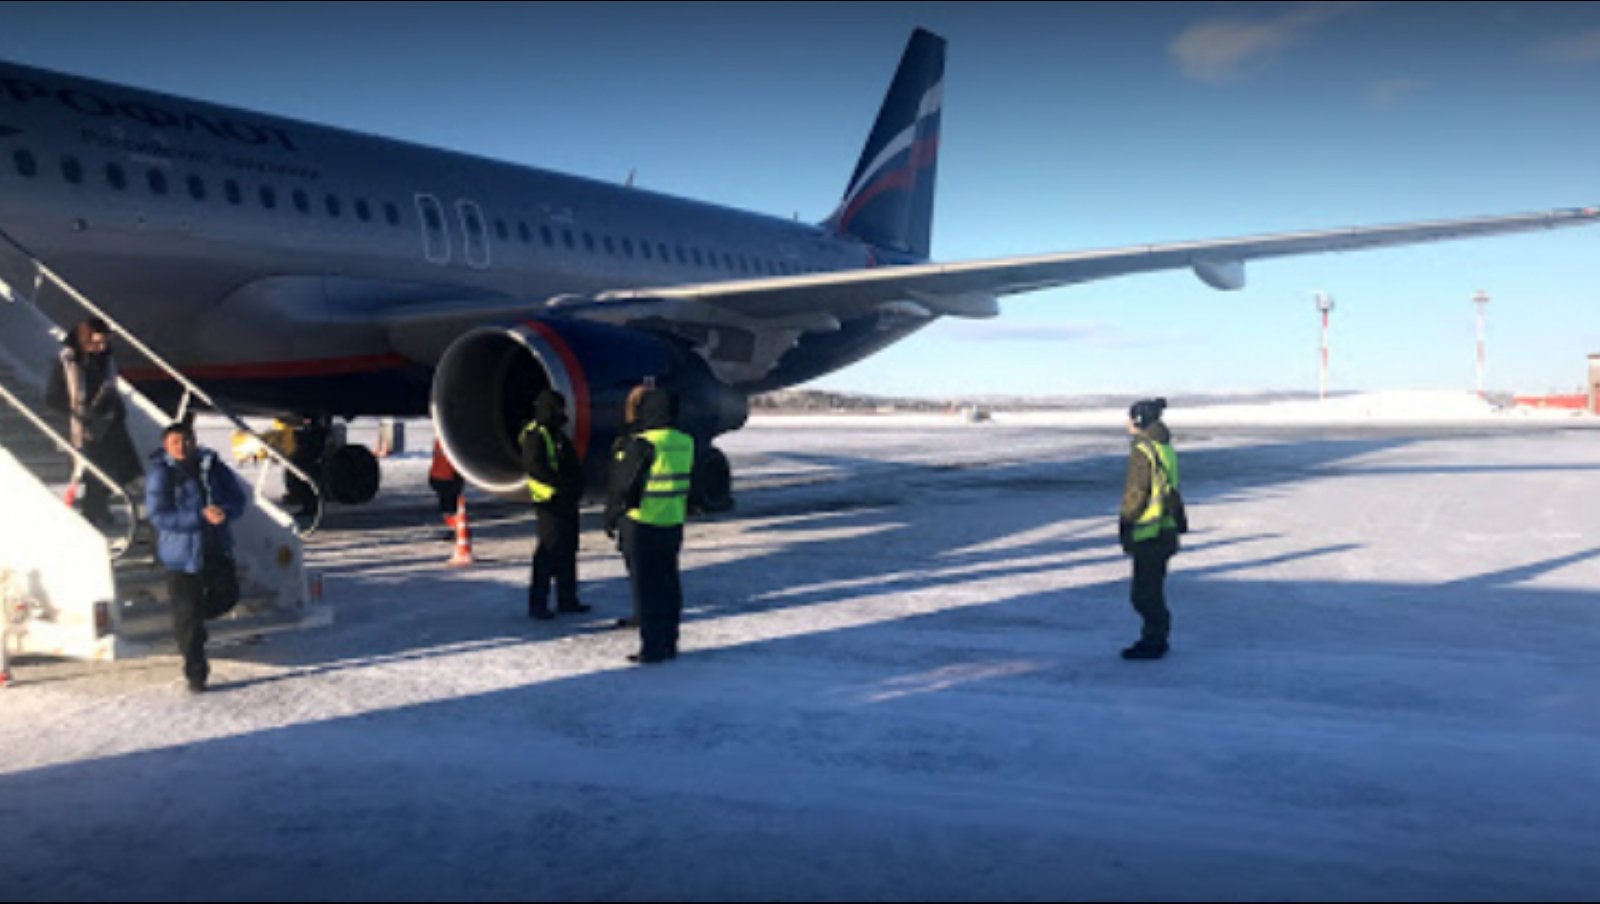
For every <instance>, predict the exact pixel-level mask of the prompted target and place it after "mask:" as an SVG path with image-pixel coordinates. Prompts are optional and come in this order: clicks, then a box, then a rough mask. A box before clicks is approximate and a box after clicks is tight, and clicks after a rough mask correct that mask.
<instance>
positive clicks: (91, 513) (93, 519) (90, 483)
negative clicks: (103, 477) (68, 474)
mask: <svg viewBox="0 0 1600 904" xmlns="http://www.w3.org/2000/svg"><path fill="white" fill-rule="evenodd" d="M83 517H84V518H87V519H88V520H89V523H90V524H93V525H95V526H96V527H99V526H100V525H101V524H103V523H105V522H108V521H110V520H111V490H110V489H108V488H107V487H106V485H105V484H103V483H101V482H100V478H98V477H95V476H94V475H92V474H85V475H84V478H83Z"/></svg>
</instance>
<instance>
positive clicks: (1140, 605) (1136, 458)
mask: <svg viewBox="0 0 1600 904" xmlns="http://www.w3.org/2000/svg"><path fill="white" fill-rule="evenodd" d="M1141 443H1143V444H1146V445H1148V444H1151V443H1155V444H1159V445H1171V443H1172V433H1171V431H1169V430H1168V429H1167V426H1166V425H1165V424H1163V423H1161V422H1160V421H1157V422H1155V423H1153V424H1151V425H1150V426H1148V427H1146V428H1145V429H1144V431H1143V432H1142V433H1141V434H1140V435H1139V436H1138V437H1136V438H1135V439H1134V447H1135V448H1134V450H1133V452H1132V454H1131V455H1130V456H1129V458H1128V480H1127V485H1126V487H1125V488H1124V490H1123V496H1122V511H1121V515H1120V532H1121V535H1122V546H1123V550H1124V551H1125V552H1127V553H1128V555H1129V556H1131V557H1132V558H1133V592H1132V603H1133V608H1134V611H1135V612H1138V613H1139V616H1140V617H1141V618H1142V619H1143V620H1144V629H1143V631H1141V632H1140V638H1139V644H1140V646H1142V647H1144V648H1146V649H1148V650H1151V651H1161V652H1165V651H1166V649H1167V644H1168V641H1169V638H1170V637H1171V635H1172V611H1171V610H1170V609H1169V608H1168V607H1167V571H1168V568H1169V567H1170V565H1171V563H1172V558H1173V557H1174V556H1176V555H1177V554H1178V547H1179V539H1178V533H1177V532H1176V531H1171V530H1164V531H1162V532H1161V534H1160V536H1158V537H1155V538H1154V539H1150V540H1145V541H1143V542H1134V540H1133V527H1134V523H1135V522H1136V521H1137V520H1138V519H1139V517H1140V516H1141V515H1142V514H1143V513H1144V511H1145V510H1146V509H1147V508H1149V507H1150V497H1151V494H1152V493H1154V492H1155V489H1154V488H1155V472H1154V470H1153V466H1152V465H1151V462H1150V459H1149V457H1148V456H1146V455H1145V454H1144V453H1143V452H1141V451H1139V449H1138V446H1139V445H1140V444H1141Z"/></svg>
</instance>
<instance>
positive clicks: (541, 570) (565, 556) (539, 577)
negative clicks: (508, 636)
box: [528, 505, 578, 612]
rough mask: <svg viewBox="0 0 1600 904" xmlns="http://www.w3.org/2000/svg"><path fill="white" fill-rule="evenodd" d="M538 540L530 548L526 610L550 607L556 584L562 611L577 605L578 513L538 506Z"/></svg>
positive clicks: (549, 506) (533, 610)
mask: <svg viewBox="0 0 1600 904" xmlns="http://www.w3.org/2000/svg"><path fill="white" fill-rule="evenodd" d="M537 511H538V513H539V540H538V542H537V544H535V546H534V548H533V583H532V584H530V585H529V586H528V611H529V612H538V611H544V610H547V609H549V607H550V584H551V583H554V584H555V585H556V601H557V602H556V604H557V606H558V607H559V608H562V609H571V608H573V607H575V606H577V605H578V510H577V509H576V508H562V507H559V506H551V505H541V506H537Z"/></svg>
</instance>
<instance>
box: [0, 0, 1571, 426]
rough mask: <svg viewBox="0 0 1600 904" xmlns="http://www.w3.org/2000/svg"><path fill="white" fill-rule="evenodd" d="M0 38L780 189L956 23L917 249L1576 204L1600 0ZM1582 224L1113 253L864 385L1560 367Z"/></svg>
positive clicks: (1035, 385) (1039, 244) (68, 28)
mask: <svg viewBox="0 0 1600 904" xmlns="http://www.w3.org/2000/svg"><path fill="white" fill-rule="evenodd" d="M0 14H3V20H0V21H3V27H0V57H3V58H5V59H8V60H12V61H15V62H20V63H25V64H31V65H38V66H44V67H47V68H54V69H58V70H63V71H67V72H72V73H76V74H81V75H86V76H90V77H95V78H104V79H110V80H113V81H122V82H127V83H130V84H134V85H137V86H140V87H147V88H151V89H155V90H160V91H166V92H170V93H175V94H180V95H186V96H192V97H198V98H201V99H204V100H208V101H213V102H219V103H224V104H230V105H235V106H242V107H247V108H252V109H258V110H263V111H267V112H271V113H276V114H280V115H286V116H291V117H295V118H302V119H309V120H313V121H318V122H328V123H333V124H337V125H341V126H345V127H348V128H354V129H357V130H360V131H366V132H373V133H377V134H383V135H387V136H392V137H397V138H402V139H405V140H410V141H416V142H420V143H424V144H429V145H434V146H440V147H448V148H453V149H458V150H463V151H468V152H471V153H475V154H481V155H485V156H489V157H495V158H499V159H505V160H510V161H513V162H518V163H525V164H528V165H532V166H538V167H543V168H548V169H556V170H560V171H565V172H571V173H576V174H580V175H585V176H590V177H596V178H601V179H614V180H619V181H620V180H622V179H624V178H626V176H627V175H628V173H629V172H630V171H633V170H637V171H638V181H639V183H640V184H641V185H643V186H645V187H647V188H650V189H652V190H656V191H662V192H667V193H670V194H677V195H683V196H688V197H693V198H698V199H702V200H707V201H712V202H715V203H720V204H726V205H730V206H736V207H742V208H748V209H752V210H757V211H761V212H765V213H770V214H775V215H779V216H791V215H796V214H797V215H799V216H800V217H801V218H803V219H807V220H820V219H821V218H823V217H824V216H826V215H827V214H828V213H829V212H830V211H831V210H832V208H833V206H834V205H835V204H836V203H837V201H838V198H839V195H840V194H841V193H842V192H843V190H844V187H845V181H846V179H847V177H848V176H849V175H850V171H851V169H852V168H853V166H854V164H855V162H856V158H857V157H858V156H859V153H860V149H861V145H862V143H863V142H864V140H865V138H866V133H867V131H868V129H869V127H870V126H871V124H872V119H873V117H874V116H875V115H876V112H877V108H878V105H879V103H880V102H881V100H882V95H883V92H884V91H885V89H886V88H887V85H888V81H889V78H890V77H891V75H892V73H893V70H894V67H895V64H896V63H897V62H898V59H899V55H900V53H901V51H902V49H903V47H904V44H905V41H906V39H907V37H908V36H909V34H910V32H911V30H912V29H913V28H915V27H918V26H923V27H927V28H930V29H932V30H934V31H936V32H939V33H940V34H942V35H944V36H945V37H946V38H948V39H949V41H950V45H951V46H950V60H949V67H948V74H947V83H946V94H945V118H944V145H943V156H942V159H941V169H940V199H939V211H938V222H937V225H936V229H935V256H936V257H938V258H939V259H941V260H971V259H980V258H988V257H998V256H1007V255H1012V254H1020V253H1034V252H1044V251H1064V250H1076V249H1092V248H1108V247H1121V246H1126V245H1135V244H1144V243H1151V242H1161V241H1178V240H1190V239H1204V238H1221V237H1228V236H1237V235H1252V234H1261V233H1269V232H1278V231H1292V230H1299V229H1305V228H1326V227H1338V226H1355V225H1367V224H1378V223H1390V222H1401V221H1408V220H1426V219H1435V218H1444V217H1457V216H1475V215H1483V214H1500V213H1518V212H1525V211H1533V210H1541V209H1547V208H1556V207H1572V206H1589V205H1594V204H1600V3H1573V2H1568V3H1492V2H1476V3H1436V2H1423V3H1383V2H1348V3H1256V2H1252V3H1194V2H1183V3H1105V4H1102V3H1019V4H1012V3H984V4H972V3H756V4H739V3H703V4H702V3H641V4H631V3H355V4H346V3H281V2H280V3H270V4H258V3H215V4H214V3H6V4H3V5H0ZM1597 251H1600V228H1590V229H1583V230H1574V231H1567V232H1561V233H1555V234H1550V235H1538V236H1529V237H1515V238H1503V239H1487V240H1481V241H1475V242H1467V243H1460V244H1451V245H1442V246H1436V247H1430V248H1418V249H1406V250H1391V251H1384V252H1376V253H1368V254H1360V255H1339V256H1331V257H1316V258H1303V259H1298V260H1290V261H1281V262H1274V263H1268V264H1262V265H1258V266H1256V267H1255V268H1254V269H1253V270H1252V284H1251V287H1250V288H1249V289H1248V290H1246V291H1245V292H1242V293H1235V294H1220V293H1216V292H1214V291H1212V290H1210V289H1207V288H1205V287H1204V286H1202V285H1201V284H1200V283H1199V282H1198V281H1197V280H1196V279H1195V278H1194V277H1193V276H1192V275H1189V274H1186V273H1175V274H1169V275H1156V276H1146V277H1137V278H1130V279H1121V280H1113V281H1109V282H1105V283H1099V284H1092V285H1088V286H1082V287H1078V288H1076V289H1070V290H1065V291H1059V292H1048V293H1040V294H1037V295H1031V296H1024V297H1021V298H1017V299H1013V300H1010V301H1008V302H1007V303H1006V314H1005V316H1004V317H1003V318H1002V319H1001V320H999V321H994V322H988V323H961V322H945V323H941V324H939V325H937V326H935V327H933V328H932V329H930V330H928V331H926V332H924V333H923V334H921V335H920V336H917V337H914V338H913V339H911V340H910V341H908V342H906V343H904V344H902V345H901V346H899V347H897V348H894V349H891V350H890V351H888V352H886V353H884V354H881V355H879V356H877V357H876V358H873V359H871V360H869V361H867V362H865V363H863V364H860V365H857V366H856V367H854V368H851V369H849V370H846V371H843V372H840V373H839V374H835V375H833V376H830V377H828V378H826V379H824V380H822V381H820V382H819V384H818V385H820V386H823V387H827V388H834V389H848V390H871V391H876V392H884V393H896V394H900V393H905V394H917V395H944V394H953V393H991V392H1003V393H1027V394H1062V393H1077V392H1127V393H1142V392H1165V393H1184V392H1196V391H1225V390H1245V389H1314V388H1315V386H1316V382H1317V370H1316V364H1317V342H1318V329H1319V326H1318V322H1317V318H1316V316H1315V314H1314V311H1313V305H1312V297H1313V295H1314V293H1316V292H1318V291H1326V292H1329V293H1331V294H1333V295H1334V296H1336V297H1337V298H1338V300H1339V305H1340V308H1339V311H1338V313H1337V314H1336V315H1335V322H1334V374H1333V382H1334V386H1335V388H1341V389H1379V388H1398V387H1407V388H1434V389H1447V388H1461V389H1470V388H1472V386H1473V385H1474V382H1475V378H1476V370H1475V344H1476V320H1475V317H1476V315H1475V309H1474V307H1473V305H1472V303H1471V302H1472V298H1473V296H1474V295H1475V294H1476V293H1477V292H1478V290H1480V289H1483V290H1487V291H1489V292H1490V293H1491V294H1492V295H1493V296H1494V298H1495V303H1494V304H1493V306H1492V307H1491V313H1490V343H1491V345H1490V359H1491V360H1490V384H1491V385H1492V386H1493V387H1494V388H1497V389H1505V390H1515V391H1523V392H1545V391H1550V390H1568V391H1570V390H1575V389H1577V388H1578V387H1579V386H1580V385H1581V384H1582V383H1583V379H1584V373H1585V367H1586V361H1585V359H1586V357H1587V356H1588V355H1589V354H1592V353H1600V317H1597V316H1596V314H1595V311H1596V308H1597V302H1600V253H1597Z"/></svg>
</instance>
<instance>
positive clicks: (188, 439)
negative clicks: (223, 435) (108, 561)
mask: <svg viewBox="0 0 1600 904" xmlns="http://www.w3.org/2000/svg"><path fill="white" fill-rule="evenodd" d="M161 446H162V451H160V452H157V453H156V454H155V455H153V456H151V463H150V467H149V470H148V471H147V473H146V480H145V510H146V511H147V512H148V514H149V518H150V523H151V524H152V525H154V526H155V529H156V532H157V534H158V542H157V557H158V558H159V559H160V561H161V564H162V565H163V566H164V567H165V568H166V569H167V590H168V595H169V596H170V597H171V600H172V626H173V631H174V633H175V634H176V636H177V640H178V650H179V652H181V653H182V654H183V674H184V677H186V678H187V679H188V680H189V690H190V691H191V692H193V693H197V694H199V693H204V692H205V689H206V680H207V679H208V678H209V677H210V673H211V668H210V665H209V664H208V663H207V662H206V649H205V646H206V636H207V635H206V617H207V615H208V608H209V607H208V605H207V595H208V593H211V594H215V595H226V594H229V593H231V594H232V597H233V599H231V600H229V601H228V602H227V605H228V606H231V605H232V603H233V602H234V601H236V600H237V597H238V578H237V573H236V572H235V570H234V567H233V533H232V531H231V530H230V529H229V527H228V525H229V523H230V522H232V521H236V520H238V519H239V518H241V517H243V516H244V513H245V509H246V506H247V505H248V500H247V499H246V498H245V494H244V490H243V489H242V488H241V486H240V484H239V478H238V477H237V476H236V475H235V474H234V473H233V471H232V470H231V469H229V467H228V466H227V465H225V464H223V463H222V460H221V459H219V458H218V457H217V454H216V453H215V452H212V451H211V450H209V449H201V448H199V447H198V445H197V443H196V442H195V436H194V429H193V428H192V427H190V426H189V425H187V424H174V425H172V426H171V427H168V428H167V429H166V432H165V433H163V434H162V437H161Z"/></svg>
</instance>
